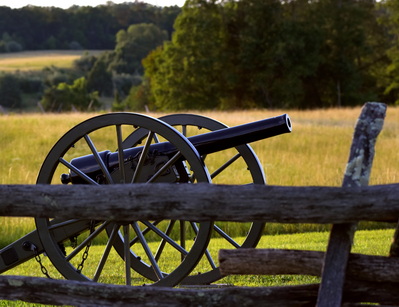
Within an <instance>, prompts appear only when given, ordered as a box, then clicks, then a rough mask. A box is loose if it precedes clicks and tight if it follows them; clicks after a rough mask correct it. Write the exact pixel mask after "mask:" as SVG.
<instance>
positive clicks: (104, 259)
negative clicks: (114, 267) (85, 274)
mask: <svg viewBox="0 0 399 307" xmlns="http://www.w3.org/2000/svg"><path fill="white" fill-rule="evenodd" d="M119 227H120V226H119V225H118V224H115V225H114V226H113V228H112V232H111V235H110V236H109V238H108V241H107V245H106V246H105V249H104V253H103V254H102V256H101V259H100V262H99V263H98V266H97V269H96V272H95V274H94V277H93V281H98V279H99V278H100V275H101V273H102V271H103V269H104V266H105V263H106V262H107V259H108V256H109V253H110V251H111V248H112V245H113V244H114V241H115V239H116V237H117V234H118V230H119Z"/></svg>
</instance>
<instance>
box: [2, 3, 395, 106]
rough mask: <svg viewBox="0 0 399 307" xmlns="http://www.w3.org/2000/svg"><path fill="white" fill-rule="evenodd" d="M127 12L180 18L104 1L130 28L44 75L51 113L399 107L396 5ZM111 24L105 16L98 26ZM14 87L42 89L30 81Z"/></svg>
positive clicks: (205, 6)
mask: <svg viewBox="0 0 399 307" xmlns="http://www.w3.org/2000/svg"><path fill="white" fill-rule="evenodd" d="M124 5H126V6H128V7H130V9H129V10H128V11H127V13H126V14H127V15H129V14H133V13H131V12H133V11H134V12H136V11H137V8H138V7H146V8H148V10H149V11H154V12H160V11H162V10H166V11H168V10H169V11H173V12H175V13H176V14H175V15H174V17H173V18H172V17H171V16H172V15H173V14H171V15H168V16H169V17H170V18H171V19H170V20H172V19H173V22H171V23H170V25H171V26H170V28H168V27H165V26H163V25H162V24H160V23H159V20H161V19H157V20H158V21H157V22H158V23H157V22H152V21H151V20H150V19H146V20H144V19H143V20H142V21H143V22H132V21H131V19H128V18H127V19H126V20H125V19H123V18H122V17H121V16H122V12H123V10H120V11H119V9H118V10H117V8H118V7H119V5H114V4H111V3H109V4H108V5H107V6H105V8H107V10H108V11H114V12H116V11H119V12H120V14H121V15H118V16H119V20H125V22H126V27H124V28H120V29H119V30H118V31H116V33H115V35H114V38H113V39H114V44H113V46H112V48H109V49H110V50H109V51H107V52H104V53H103V54H101V55H100V56H91V55H86V56H84V57H82V58H81V59H80V60H79V61H77V62H75V65H74V68H73V69H71V70H69V71H66V70H62V71H60V70H58V69H56V68H54V67H53V68H48V69H47V70H46V71H45V72H41V73H42V74H43V73H44V74H45V78H46V80H47V81H46V82H45V84H44V85H43V84H42V89H41V91H42V92H41V93H42V102H43V105H44V106H45V107H46V108H47V109H49V110H64V109H65V106H68V108H70V107H71V104H73V103H71V102H69V104H68V101H71V100H73V101H75V102H77V101H86V102H85V103H83V102H82V103H79V104H82V106H83V107H82V109H85V108H87V107H88V106H90V107H95V106H100V101H101V97H112V100H113V102H112V107H113V110H140V109H144V107H147V108H150V109H153V110H184V109H238V108H299V109H303V108H320V107H343V106H354V105H359V104H363V103H364V102H366V101H382V102H386V103H388V104H395V103H397V102H399V99H398V92H399V48H398V47H399V45H398V37H399V24H398V23H399V21H398V20H399V18H398V17H399V3H397V1H395V0H386V1H380V2H376V1H374V0H338V1H337V0H291V1H281V0H187V1H186V3H185V5H184V7H183V8H182V9H180V8H177V7H172V8H162V9H161V8H157V7H151V6H148V5H144V4H142V3H140V2H135V3H134V4H124ZM121 6H122V7H123V5H121ZM105 8H104V7H103V9H105ZM111 8H112V9H111ZM133 8H135V9H133ZM94 9H95V8H78V7H74V8H71V9H69V10H70V11H71V12H72V11H74V12H77V11H79V10H83V11H90V10H94ZM54 10H55V11H57V10H58V9H54ZM48 11H51V10H48ZM67 11H68V10H67ZM83 11H82V12H83ZM166 11H164V12H166ZM145 12H147V13H148V11H145ZM133 15H134V14H133ZM143 15H145V14H144V13H142V15H141V16H143ZM155 15H156V14H155ZM155 15H151V16H155ZM88 16H89V15H88ZM88 16H86V18H88ZM96 16H97V15H96ZM129 16H132V15H129ZM146 16H147V15H146ZM0 17H1V14H0ZM168 20H169V19H168ZM136 21H137V20H136ZM0 22H2V19H1V18H0ZM85 23H89V22H88V21H85ZM111 24H112V23H108V25H107V22H105V19H104V24H102V25H101V27H108V28H110V27H111V26H110V25H111ZM0 29H1V28H0ZM81 29H84V27H83V28H81ZM172 29H173V30H172ZM67 32H68V31H67ZM90 33H91V32H90V31H89V32H87V33H85V34H84V35H85V36H89V34H90ZM97 33H108V32H106V31H104V32H101V31H99V32H97ZM7 35H8V36H9V37H17V36H13V35H14V32H7ZM68 35H69V34H68ZM101 35H102V34H101ZM103 39H105V38H98V40H99V41H101V40H103ZM56 40H59V42H61V41H63V42H64V43H65V42H71V40H63V39H61V38H58V37H57V38H56ZM83 41H84V40H80V41H76V42H78V43H79V44H81V42H83ZM14 78H16V76H15V75H14ZM35 78H36V77H35ZM37 78H39V77H37ZM22 79H23V78H22ZM32 79H33V78H32V77H30V79H29V80H31V81H32ZM19 84H22V85H23V86H25V87H27V84H29V86H28V87H29V88H35V86H36V87H39V85H38V84H37V82H36V83H34V82H26V80H25V82H22V81H21V80H20V83H19ZM71 93H73V95H72V94H71ZM74 95H78V96H79V95H81V96H83V95H86V96H85V97H86V98H84V99H80V98H78V96H74ZM0 96H1V78H0ZM79 97H80V96H79ZM75 104H76V103H75ZM74 107H76V105H74Z"/></svg>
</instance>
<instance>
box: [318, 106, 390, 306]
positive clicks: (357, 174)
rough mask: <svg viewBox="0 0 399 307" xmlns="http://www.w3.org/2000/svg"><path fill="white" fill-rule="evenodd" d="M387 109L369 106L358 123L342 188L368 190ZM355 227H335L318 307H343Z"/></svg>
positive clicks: (344, 225) (324, 270) (326, 257)
mask: <svg viewBox="0 0 399 307" xmlns="http://www.w3.org/2000/svg"><path fill="white" fill-rule="evenodd" d="M385 113H386V105H385V104H382V103H366V104H365V105H364V107H363V109H362V112H361V114H360V117H359V119H358V121H357V124H356V127H355V131H354V135H353V140H352V146H351V149H350V153H349V159H348V164H347V166H346V171H345V176H344V180H343V183H342V186H343V187H360V186H367V185H368V182H369V178H370V172H371V167H372V164H373V159H374V152H375V150H374V146H375V143H376V140H377V137H378V135H379V133H380V131H381V130H382V127H383V123H384V118H385ZM355 230H356V224H355V223H348V224H334V225H333V227H332V229H331V233H330V239H329V243H328V247H327V252H326V256H325V260H324V266H323V273H322V280H321V283H320V289H319V295H318V299H317V305H318V306H320V307H329V306H331V307H334V306H340V305H341V302H342V293H343V287H344V282H345V271H346V266H347V261H348V257H349V253H350V250H351V246H352V242H353V236H354V234H355Z"/></svg>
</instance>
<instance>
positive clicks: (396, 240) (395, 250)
mask: <svg viewBox="0 0 399 307" xmlns="http://www.w3.org/2000/svg"><path fill="white" fill-rule="evenodd" d="M389 256H390V257H399V222H398V224H397V226H396V229H395V233H394V235H393V240H392V244H391V248H390V249H389Z"/></svg>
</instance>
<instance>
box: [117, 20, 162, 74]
mask: <svg viewBox="0 0 399 307" xmlns="http://www.w3.org/2000/svg"><path fill="white" fill-rule="evenodd" d="M167 38H168V35H167V32H166V31H164V30H161V29H160V28H158V27H157V26H156V25H154V24H145V23H142V24H137V25H131V26H129V28H128V29H127V30H126V31H125V30H120V31H119V32H118V33H117V35H116V46H115V62H114V65H113V67H112V68H113V69H114V70H116V71H117V72H118V73H129V74H134V73H140V74H141V73H142V72H143V68H142V65H141V61H142V60H143V59H144V58H145V57H146V56H147V55H148V54H149V53H150V51H152V50H154V49H155V48H156V47H158V46H160V45H162V43H163V42H164V41H165V40H167Z"/></svg>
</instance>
